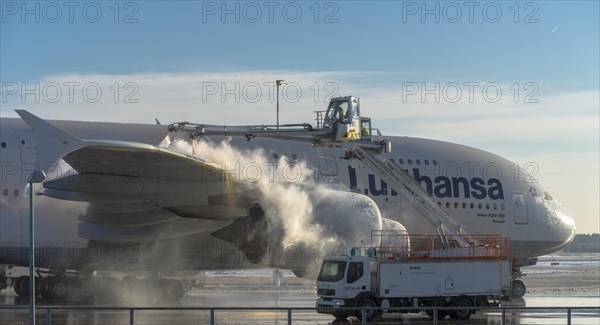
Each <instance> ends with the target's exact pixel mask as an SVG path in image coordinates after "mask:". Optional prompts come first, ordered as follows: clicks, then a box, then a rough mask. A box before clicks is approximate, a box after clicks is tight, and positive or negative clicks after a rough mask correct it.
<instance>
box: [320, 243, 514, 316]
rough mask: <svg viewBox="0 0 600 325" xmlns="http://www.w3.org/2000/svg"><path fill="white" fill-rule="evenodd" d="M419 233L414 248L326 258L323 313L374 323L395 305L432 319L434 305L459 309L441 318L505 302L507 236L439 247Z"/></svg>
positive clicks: (441, 313)
mask: <svg viewBox="0 0 600 325" xmlns="http://www.w3.org/2000/svg"><path fill="white" fill-rule="evenodd" d="M414 237H415V236H411V245H410V246H412V247H410V248H409V245H405V247H404V249H401V250H397V249H396V250H390V249H389V248H382V247H381V246H380V247H377V248H369V249H364V248H363V249H353V250H352V254H351V255H350V256H335V257H329V258H326V259H325V260H324V261H323V264H322V266H321V271H320V273H319V277H318V279H317V302H316V307H317V312H319V313H325V314H332V315H333V316H334V317H335V318H337V319H346V318H348V317H349V316H356V317H357V318H359V319H361V320H362V317H363V315H364V317H365V319H366V321H371V320H373V319H374V318H375V317H377V316H379V315H381V313H383V312H391V311H392V310H390V308H391V307H412V308H415V309H413V310H411V312H412V311H414V312H419V311H420V310H419V308H421V307H425V308H424V309H425V310H424V311H425V312H426V313H427V314H428V315H429V316H430V317H433V312H432V308H431V307H455V308H456V309H455V310H452V311H448V310H438V313H437V315H438V318H440V319H443V318H445V317H446V316H450V317H451V318H454V319H468V318H469V317H470V316H471V314H472V313H473V312H474V311H475V308H477V307H490V306H499V305H500V303H501V301H502V299H503V298H504V297H508V296H509V295H510V294H509V293H510V289H511V288H510V284H511V283H512V281H511V265H510V263H511V259H510V258H509V256H508V249H507V248H508V245H506V243H507V240H500V241H497V240H495V239H494V240H493V242H494V243H492V244H489V243H484V242H482V241H473V243H474V245H473V246H472V247H467V248H465V247H457V246H446V247H444V248H438V247H435V246H436V245H435V244H433V245H429V243H433V242H435V239H433V238H426V237H428V236H422V237H423V238H419V239H418V240H417V241H415V238H414ZM487 237H489V236H487ZM500 242H502V243H503V244H504V245H506V246H504V247H501V245H498V244H499V243H500ZM415 243H416V244H417V245H414V244H415ZM415 246H416V247H415ZM427 308H429V309H427ZM461 308H464V309H461ZM361 309H365V313H364V314H363V313H362V312H361Z"/></svg>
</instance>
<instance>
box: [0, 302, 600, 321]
mask: <svg viewBox="0 0 600 325" xmlns="http://www.w3.org/2000/svg"><path fill="white" fill-rule="evenodd" d="M11 309H13V310H28V309H29V306H27V305H24V306H6V305H4V306H3V305H0V311H1V310H11ZM317 309H323V307H320V308H315V307H180V306H178V307H105V306H36V310H38V311H41V310H44V311H45V314H46V317H45V321H46V322H45V324H47V325H50V324H52V315H53V313H52V312H53V311H59V310H62V311H127V312H128V313H129V324H130V325H134V324H135V316H136V312H142V311H208V312H209V324H211V325H214V324H215V323H216V318H215V315H216V314H217V313H218V312H225V313H227V312H231V311H279V312H284V311H285V312H286V313H287V324H288V325H292V324H293V323H292V320H293V314H294V311H296V312H298V311H305V312H306V311H315V314H316V310H317ZM368 309H375V310H377V311H383V310H384V308H381V307H377V308H339V309H338V310H339V311H342V310H351V311H353V312H360V313H361V314H362V315H361V316H362V317H361V319H362V324H366V323H367V322H366V312H367V310H368ZM466 309H470V310H473V311H475V310H478V311H486V312H494V311H495V312H499V313H501V319H502V321H501V324H502V325H505V324H508V322H507V321H508V319H507V314H508V313H514V312H532V311H538V312H545V313H550V312H565V313H566V315H565V318H566V321H567V324H568V325H571V322H572V319H573V316H574V315H573V314H574V313H577V312H581V311H594V312H595V313H596V314H595V316H593V315H591V316H589V317H595V318H596V319H597V318H598V316H599V315H600V306H597V307H515V306H506V307H485V308H482V307H470V308H469V307H460V308H456V307H418V308H415V307H389V308H385V312H391V313H407V312H417V311H430V312H431V317H432V320H431V321H432V323H433V324H434V325H437V324H439V319H438V313H440V312H445V313H449V312H451V311H453V310H466ZM580 317H581V316H580ZM38 320H39V318H38ZM37 323H38V324H39V322H37ZM219 324H220V323H219Z"/></svg>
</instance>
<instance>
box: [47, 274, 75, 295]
mask: <svg viewBox="0 0 600 325" xmlns="http://www.w3.org/2000/svg"><path fill="white" fill-rule="evenodd" d="M46 290H47V291H48V293H49V296H50V297H51V298H53V299H65V298H66V297H67V293H68V291H69V290H68V287H67V281H66V280H65V279H61V278H53V279H50V281H48V285H47V286H46Z"/></svg>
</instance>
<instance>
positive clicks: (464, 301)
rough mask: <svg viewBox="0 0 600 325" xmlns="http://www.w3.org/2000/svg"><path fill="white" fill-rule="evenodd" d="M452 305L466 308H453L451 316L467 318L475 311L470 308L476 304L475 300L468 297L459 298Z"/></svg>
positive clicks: (453, 317)
mask: <svg viewBox="0 0 600 325" xmlns="http://www.w3.org/2000/svg"><path fill="white" fill-rule="evenodd" d="M452 306H453V307H456V308H465V309H457V310H453V311H452V312H451V313H450V318H452V319H462V320H467V319H469V318H470V317H471V314H472V313H473V309H470V308H472V307H473V306H474V304H473V301H472V300H471V299H469V298H467V297H461V298H458V299H457V300H456V301H455V302H454V304H453V305H452Z"/></svg>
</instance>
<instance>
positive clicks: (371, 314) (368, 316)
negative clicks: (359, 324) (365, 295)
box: [356, 299, 377, 322]
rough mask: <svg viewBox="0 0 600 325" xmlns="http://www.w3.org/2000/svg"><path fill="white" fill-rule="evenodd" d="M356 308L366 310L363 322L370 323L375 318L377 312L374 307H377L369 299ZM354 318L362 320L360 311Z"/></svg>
mask: <svg viewBox="0 0 600 325" xmlns="http://www.w3.org/2000/svg"><path fill="white" fill-rule="evenodd" d="M357 307H360V308H366V310H365V320H366V321H367V322H370V321H372V320H373V319H374V318H375V316H376V315H377V311H376V310H375V307H377V305H376V304H375V302H374V301H373V300H371V299H366V300H363V301H362V303H360V304H358V306H357ZM356 318H358V319H360V320H362V310H358V311H356Z"/></svg>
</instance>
